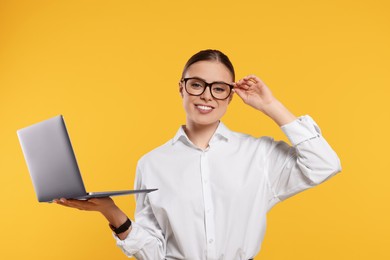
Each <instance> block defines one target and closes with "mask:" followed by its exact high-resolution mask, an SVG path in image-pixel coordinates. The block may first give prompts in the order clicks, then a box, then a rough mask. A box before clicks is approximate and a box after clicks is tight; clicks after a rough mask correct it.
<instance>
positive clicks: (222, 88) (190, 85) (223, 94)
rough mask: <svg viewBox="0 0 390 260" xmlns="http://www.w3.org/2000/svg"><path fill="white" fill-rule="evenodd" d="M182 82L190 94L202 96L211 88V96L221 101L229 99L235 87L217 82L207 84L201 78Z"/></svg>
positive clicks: (185, 79) (186, 79) (187, 79)
mask: <svg viewBox="0 0 390 260" xmlns="http://www.w3.org/2000/svg"><path fill="white" fill-rule="evenodd" d="M181 81H182V82H184V89H185V90H186V92H187V93H188V94H190V95H192V96H200V95H202V94H203V93H204V92H205V91H206V88H207V87H209V88H210V93H211V96H212V97H213V98H215V99H219V100H224V99H227V98H228V97H229V95H230V93H231V92H232V89H233V88H234V87H233V85H231V84H228V83H225V82H220V81H216V82H212V83H207V82H206V81H204V80H202V79H200V78H184V79H182V80H181Z"/></svg>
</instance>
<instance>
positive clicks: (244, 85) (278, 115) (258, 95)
mask: <svg viewBox="0 0 390 260" xmlns="http://www.w3.org/2000/svg"><path fill="white" fill-rule="evenodd" d="M233 85H234V89H233V91H234V92H236V93H237V95H238V96H239V97H240V98H241V99H242V100H243V101H244V103H245V104H247V105H250V106H251V107H253V108H255V109H257V110H260V111H261V112H262V113H264V114H265V115H267V116H269V117H270V118H272V119H273V120H274V121H275V122H276V123H277V124H278V125H279V126H282V125H285V124H288V123H290V122H292V121H294V120H295V119H296V117H295V116H294V115H293V114H292V113H291V112H290V111H289V110H288V109H287V108H286V107H284V106H283V104H282V103H280V102H279V100H277V99H276V98H275V97H274V96H273V95H272V92H271V90H270V89H269V88H268V87H267V86H266V85H265V84H264V82H263V81H261V79H259V78H258V77H256V76H255V75H249V76H246V77H245V78H243V79H241V80H239V81H237V82H235V83H233Z"/></svg>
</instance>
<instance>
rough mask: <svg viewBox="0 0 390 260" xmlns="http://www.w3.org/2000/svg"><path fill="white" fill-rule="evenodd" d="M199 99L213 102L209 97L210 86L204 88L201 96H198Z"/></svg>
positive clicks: (211, 97) (210, 96)
mask: <svg viewBox="0 0 390 260" xmlns="http://www.w3.org/2000/svg"><path fill="white" fill-rule="evenodd" d="M200 98H201V99H203V100H213V96H212V95H211V86H210V85H208V86H206V89H205V90H204V91H203V93H202V95H200Z"/></svg>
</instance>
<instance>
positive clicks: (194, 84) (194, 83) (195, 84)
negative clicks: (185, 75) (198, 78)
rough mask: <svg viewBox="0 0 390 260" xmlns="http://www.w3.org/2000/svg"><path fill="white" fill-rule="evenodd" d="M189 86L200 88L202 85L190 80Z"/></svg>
mask: <svg viewBox="0 0 390 260" xmlns="http://www.w3.org/2000/svg"><path fill="white" fill-rule="evenodd" d="M191 88H202V85H201V84H200V83H199V82H192V83H191Z"/></svg>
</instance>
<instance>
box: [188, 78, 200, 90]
mask: <svg viewBox="0 0 390 260" xmlns="http://www.w3.org/2000/svg"><path fill="white" fill-rule="evenodd" d="M187 86H189V87H191V88H192V89H196V90H197V89H203V88H204V82H202V81H201V80H199V79H190V80H188V82H187Z"/></svg>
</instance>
